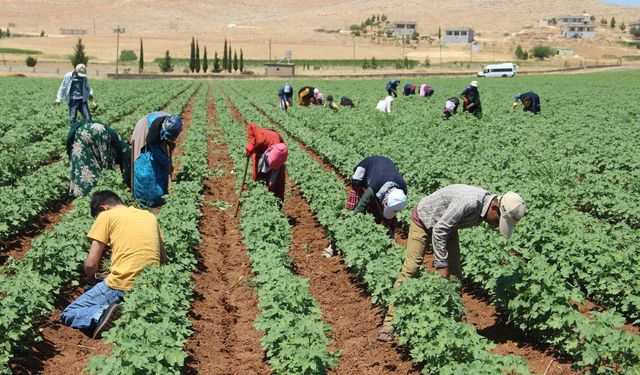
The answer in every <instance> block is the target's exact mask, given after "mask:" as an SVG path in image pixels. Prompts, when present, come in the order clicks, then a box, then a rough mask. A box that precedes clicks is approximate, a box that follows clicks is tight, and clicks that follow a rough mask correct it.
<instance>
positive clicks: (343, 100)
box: [340, 96, 356, 108]
mask: <svg viewBox="0 0 640 375" xmlns="http://www.w3.org/2000/svg"><path fill="white" fill-rule="evenodd" d="M340 105H341V106H343V107H351V108H354V107H355V106H356V105H355V103H354V102H353V100H351V99H349V98H347V97H346V96H343V97H342V98H340Z"/></svg>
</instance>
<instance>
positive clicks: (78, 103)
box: [69, 99, 91, 126]
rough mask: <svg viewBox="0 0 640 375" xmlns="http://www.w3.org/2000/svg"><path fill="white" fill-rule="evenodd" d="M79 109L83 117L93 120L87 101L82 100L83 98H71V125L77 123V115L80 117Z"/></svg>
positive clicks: (86, 119)
mask: <svg viewBox="0 0 640 375" xmlns="http://www.w3.org/2000/svg"><path fill="white" fill-rule="evenodd" d="M78 111H80V114H82V117H83V118H84V120H85V121H89V120H91V115H90V114H89V106H87V102H84V101H82V99H70V100H69V122H70V123H71V126H73V124H75V123H76V117H78Z"/></svg>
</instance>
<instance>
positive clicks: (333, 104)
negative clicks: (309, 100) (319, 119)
mask: <svg viewBox="0 0 640 375" xmlns="http://www.w3.org/2000/svg"><path fill="white" fill-rule="evenodd" d="M324 107H326V108H329V109H331V110H333V111H334V112H338V110H339V109H340V107H339V106H338V105H337V104H336V102H334V101H333V96H331V95H329V96H327V102H326V103H324Z"/></svg>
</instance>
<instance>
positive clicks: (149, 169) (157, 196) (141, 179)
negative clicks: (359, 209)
mask: <svg viewBox="0 0 640 375" xmlns="http://www.w3.org/2000/svg"><path fill="white" fill-rule="evenodd" d="M161 168H162V166H161V165H160V163H159V162H158V161H157V160H155V158H154V153H152V152H144V153H142V154H140V156H139V157H138V159H137V160H136V162H135V165H134V174H133V176H134V177H133V181H134V184H133V196H134V197H135V198H136V199H138V200H139V201H140V203H141V204H143V205H145V206H147V207H155V206H159V205H162V204H163V203H164V200H163V199H162V196H163V195H165V194H166V193H167V192H166V191H165V190H166V185H167V182H168V178H169V176H168V174H166V173H163V172H162V170H161Z"/></svg>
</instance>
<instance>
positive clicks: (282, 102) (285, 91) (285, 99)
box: [278, 82, 293, 111]
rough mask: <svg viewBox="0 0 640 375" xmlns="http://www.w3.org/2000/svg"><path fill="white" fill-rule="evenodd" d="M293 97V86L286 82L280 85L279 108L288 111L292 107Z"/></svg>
mask: <svg viewBox="0 0 640 375" xmlns="http://www.w3.org/2000/svg"><path fill="white" fill-rule="evenodd" d="M292 97H293V86H291V85H290V84H289V82H286V83H285V84H284V85H282V86H280V90H279V91H278V108H280V109H283V110H285V111H288V110H289V108H291V98H292Z"/></svg>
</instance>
